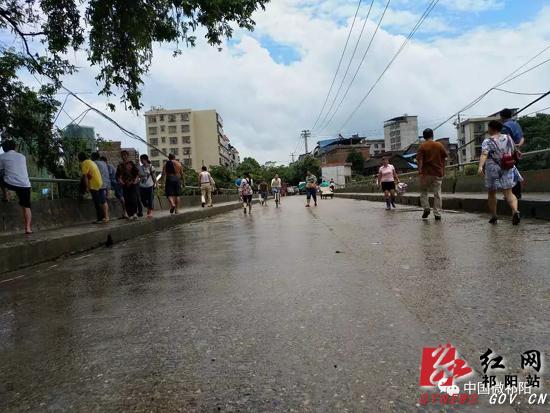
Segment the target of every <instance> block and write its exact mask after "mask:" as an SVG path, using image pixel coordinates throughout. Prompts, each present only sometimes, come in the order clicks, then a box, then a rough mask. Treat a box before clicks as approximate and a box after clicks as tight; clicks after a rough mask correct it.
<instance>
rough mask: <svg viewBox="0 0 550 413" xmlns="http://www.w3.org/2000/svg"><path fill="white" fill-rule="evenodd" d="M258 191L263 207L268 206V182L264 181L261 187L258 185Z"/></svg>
mask: <svg viewBox="0 0 550 413" xmlns="http://www.w3.org/2000/svg"><path fill="white" fill-rule="evenodd" d="M258 191H259V192H260V203H261V204H262V206H267V196H268V194H269V185H268V184H267V182H266V180H265V179H264V180H262V182H260V185H258Z"/></svg>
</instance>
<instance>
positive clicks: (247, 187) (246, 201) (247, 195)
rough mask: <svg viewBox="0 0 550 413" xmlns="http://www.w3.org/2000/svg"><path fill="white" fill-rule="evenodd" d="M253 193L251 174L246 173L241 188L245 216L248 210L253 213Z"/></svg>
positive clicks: (240, 193)
mask: <svg viewBox="0 0 550 413" xmlns="http://www.w3.org/2000/svg"><path fill="white" fill-rule="evenodd" d="M253 193H254V191H253V190H252V178H250V174H248V173H246V174H244V178H242V179H241V184H240V186H239V195H240V197H241V199H242V200H243V212H244V213H245V214H246V209H247V208H248V212H249V213H251V212H252V194H253Z"/></svg>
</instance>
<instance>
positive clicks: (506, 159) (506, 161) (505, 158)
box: [489, 137, 517, 171]
mask: <svg viewBox="0 0 550 413" xmlns="http://www.w3.org/2000/svg"><path fill="white" fill-rule="evenodd" d="M489 142H491V143H492V144H493V146H494V148H495V149H496V152H498V153H500V154H501V155H500V160H498V159H495V158H494V157H493V156H491V159H493V162H495V163H496V164H497V165H499V166H500V169H502V170H503V171H508V170H510V169H512V168H513V167H514V166H515V165H516V159H515V156H514V155H515V152H517V151H516V150H515V149H514V150H513V151H512V153H502V152H501V150H500V148H499V147H498V145H497V144H496V143H495V142H494V141H493V140H492V139H490V140H489ZM508 143H510V137H508ZM494 152H495V151H493V153H494Z"/></svg>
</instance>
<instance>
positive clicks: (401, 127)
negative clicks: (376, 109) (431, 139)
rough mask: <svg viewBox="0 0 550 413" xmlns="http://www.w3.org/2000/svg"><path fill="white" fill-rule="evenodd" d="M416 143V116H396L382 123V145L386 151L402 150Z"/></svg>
mask: <svg viewBox="0 0 550 413" xmlns="http://www.w3.org/2000/svg"><path fill="white" fill-rule="evenodd" d="M413 142H418V118H417V116H407V115H403V116H398V117H396V118H393V119H389V120H387V121H385V122H384V143H385V149H386V151H397V150H400V149H404V148H406V147H407V146H409V145H410V144H411V143H413Z"/></svg>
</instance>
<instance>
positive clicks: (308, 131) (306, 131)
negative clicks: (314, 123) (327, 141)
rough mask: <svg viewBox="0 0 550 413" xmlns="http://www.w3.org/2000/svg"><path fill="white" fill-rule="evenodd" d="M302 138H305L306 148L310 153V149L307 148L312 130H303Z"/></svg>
mask: <svg viewBox="0 0 550 413" xmlns="http://www.w3.org/2000/svg"><path fill="white" fill-rule="evenodd" d="M301 136H302V138H303V139H304V143H305V149H306V154H307V153H309V151H308V150H307V138H309V137H310V136H311V132H310V130H309V129H304V130H303V131H302V134H301Z"/></svg>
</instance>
